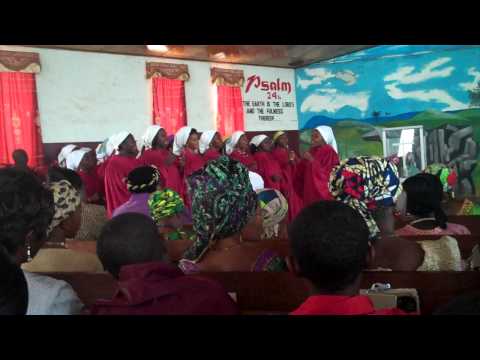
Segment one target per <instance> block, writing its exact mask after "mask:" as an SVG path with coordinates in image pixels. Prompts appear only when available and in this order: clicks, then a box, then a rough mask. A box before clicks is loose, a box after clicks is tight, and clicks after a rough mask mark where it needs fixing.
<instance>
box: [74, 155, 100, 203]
mask: <svg viewBox="0 0 480 360" xmlns="http://www.w3.org/2000/svg"><path fill="white" fill-rule="evenodd" d="M78 175H80V177H81V178H82V182H83V187H84V189H85V196H86V198H87V203H90V204H97V205H101V204H103V203H104V200H103V199H104V196H105V194H104V193H103V191H104V186H103V184H102V182H101V180H100V177H99V176H98V166H97V156H96V154H95V151H92V150H90V151H89V152H87V153H86V154H85V155H84V156H83V158H82V160H81V161H80V164H79V165H78Z"/></svg>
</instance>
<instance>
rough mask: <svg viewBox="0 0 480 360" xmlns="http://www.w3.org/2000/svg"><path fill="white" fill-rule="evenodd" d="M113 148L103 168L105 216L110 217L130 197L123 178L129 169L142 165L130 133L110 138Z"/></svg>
mask: <svg viewBox="0 0 480 360" xmlns="http://www.w3.org/2000/svg"><path fill="white" fill-rule="evenodd" d="M110 143H111V144H112V146H113V148H114V149H115V155H113V156H112V157H111V159H110V160H109V162H108V165H107V168H106V169H105V193H106V194H105V197H106V199H105V200H106V201H107V216H108V218H111V217H112V213H113V210H115V209H116V208H118V207H119V206H120V205H122V204H123V203H125V202H126V201H127V200H128V199H129V198H130V193H129V191H128V190H127V184H126V183H125V179H126V178H127V176H128V174H129V173H130V171H132V170H133V169H136V168H137V167H139V166H141V165H142V162H141V161H140V160H138V159H137V158H136V157H137V154H138V149H137V143H136V142H135V139H134V137H133V135H132V134H129V133H128V132H121V133H119V134H116V135H114V136H112V137H111V138H110Z"/></svg>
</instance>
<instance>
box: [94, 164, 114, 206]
mask: <svg viewBox="0 0 480 360" xmlns="http://www.w3.org/2000/svg"><path fill="white" fill-rule="evenodd" d="M110 159H111V157H108V158H106V159H105V161H104V162H103V163H101V164H100V165H97V175H98V179H99V181H100V188H101V190H100V192H101V194H102V197H103V198H105V170H106V169H107V165H108V162H109V161H110Z"/></svg>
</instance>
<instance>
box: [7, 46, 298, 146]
mask: <svg viewBox="0 0 480 360" xmlns="http://www.w3.org/2000/svg"><path fill="white" fill-rule="evenodd" d="M0 50H14V51H33V52H37V53H39V54H40V61H41V64H42V71H41V73H40V74H38V75H37V91H38V101H39V108H40V121H41V126H42V135H43V141H44V142H45V143H56V142H84V141H85V142H88V141H102V140H103V139H105V138H106V137H108V136H110V135H111V134H113V133H115V132H117V131H120V130H128V131H131V132H132V133H133V134H134V136H135V137H136V138H139V137H140V136H141V135H142V134H143V132H144V130H145V128H146V127H147V126H148V125H149V124H150V123H151V112H152V110H151V109H152V104H151V103H152V100H151V81H148V80H147V79H146V77H145V63H146V61H165V62H171V63H182V64H188V67H189V72H190V77H191V78H190V80H189V81H188V82H187V83H186V84H185V97H186V105H187V117H188V124H189V125H190V126H192V127H195V128H197V129H198V130H200V131H203V130H207V129H211V128H214V127H215V117H216V103H215V96H214V94H215V93H214V88H213V85H212V83H211V80H210V67H212V65H213V64H212V63H207V62H199V61H184V60H175V59H159V58H149V57H140V56H126V55H114V54H102V53H91V52H79V51H68V50H52V49H42V48H27V47H13V46H0ZM215 66H218V67H223V68H235V69H243V70H244V71H245V76H246V77H248V76H249V74H253V73H255V74H260V75H261V76H262V77H264V78H271V79H272V81H273V80H274V79H276V78H277V77H281V78H282V80H284V81H285V80H288V81H290V82H291V83H292V98H293V99H295V93H294V91H295V86H294V81H295V80H294V71H293V70H291V69H279V68H268V67H257V66H243V65H228V64H227V65H226V64H217V65H215ZM244 88H245V87H244ZM249 96H250V97H251V94H250V95H249ZM290 118H291V119H290ZM256 119H257V117H249V116H246V124H245V125H246V130H249V131H262V130H276V129H279V128H282V129H285V130H297V129H298V121H297V114H296V111H295V112H294V113H289V114H288V121H287V122H285V121H284V122H279V123H270V122H267V123H262V122H259V121H258V120H256Z"/></svg>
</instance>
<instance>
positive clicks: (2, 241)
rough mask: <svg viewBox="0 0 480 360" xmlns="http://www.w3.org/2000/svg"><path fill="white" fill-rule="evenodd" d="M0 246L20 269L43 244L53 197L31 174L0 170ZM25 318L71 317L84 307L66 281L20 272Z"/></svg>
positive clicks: (51, 210)
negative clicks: (24, 288)
mask: <svg viewBox="0 0 480 360" xmlns="http://www.w3.org/2000/svg"><path fill="white" fill-rule="evenodd" d="M0 208H1V209H3V210H2V211H0V247H1V248H2V249H3V250H5V251H6V253H7V254H8V255H9V257H10V259H11V260H12V261H13V262H15V263H16V264H17V266H20V265H21V264H23V263H26V262H28V261H31V260H33V259H34V258H35V255H36V254H37V252H38V250H39V249H40V248H41V247H42V246H43V245H44V243H45V241H46V238H47V228H48V227H49V225H50V223H51V221H52V219H53V216H54V213H55V206H54V202H53V195H52V193H51V191H50V190H48V189H46V188H45V187H44V186H43V185H42V183H41V181H40V180H39V179H38V178H37V177H36V176H35V175H34V174H32V173H28V172H24V171H19V170H16V169H14V168H10V169H8V168H7V169H0ZM23 273H24V276H25V279H26V281H27V287H28V307H27V315H71V314H78V313H80V312H81V311H82V308H83V304H82V303H81V301H80V300H79V298H78V296H77V295H76V293H75V292H74V291H73V289H72V287H71V286H70V285H69V284H67V283H66V282H65V281H61V280H56V279H54V278H51V277H48V276H44V275H39V274H33V273H30V272H28V271H23Z"/></svg>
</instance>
